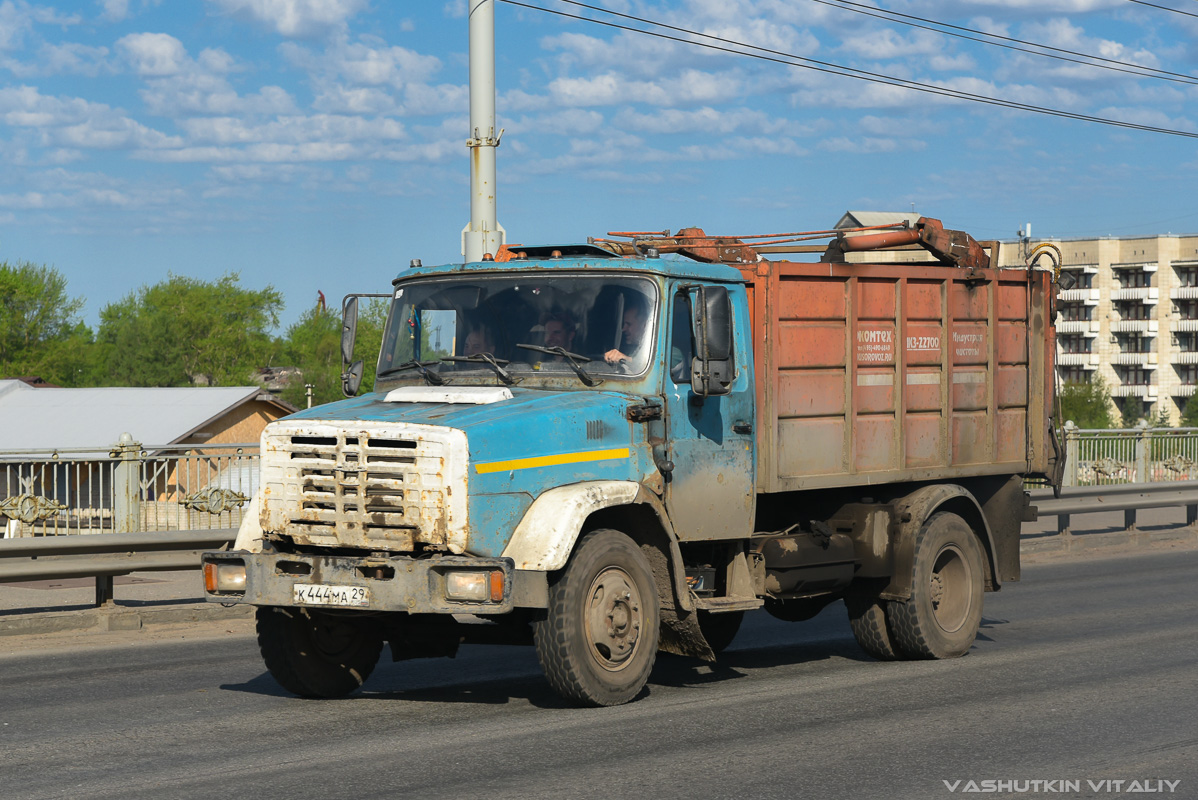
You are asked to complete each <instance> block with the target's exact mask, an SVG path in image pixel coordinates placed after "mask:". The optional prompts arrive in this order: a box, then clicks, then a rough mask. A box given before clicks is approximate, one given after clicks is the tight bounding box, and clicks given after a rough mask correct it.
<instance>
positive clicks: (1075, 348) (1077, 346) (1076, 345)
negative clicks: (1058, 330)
mask: <svg viewBox="0 0 1198 800" xmlns="http://www.w3.org/2000/svg"><path fill="white" fill-rule="evenodd" d="M1057 341H1058V342H1060V343H1061V352H1063V353H1089V352H1090V341H1091V340H1090V337H1088V336H1071V335H1062V336H1058V337H1057Z"/></svg>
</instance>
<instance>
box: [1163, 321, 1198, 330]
mask: <svg viewBox="0 0 1198 800" xmlns="http://www.w3.org/2000/svg"><path fill="white" fill-rule="evenodd" d="M1169 330H1171V331H1176V332H1178V333H1187V332H1191V331H1198V319H1179V320H1175V321H1173V322H1171V323H1169Z"/></svg>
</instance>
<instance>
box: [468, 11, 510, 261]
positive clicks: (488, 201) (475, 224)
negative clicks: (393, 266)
mask: <svg viewBox="0 0 1198 800" xmlns="http://www.w3.org/2000/svg"><path fill="white" fill-rule="evenodd" d="M467 3H468V9H469V25H470V138H469V139H468V140H467V141H466V147H468V148H470V222H469V224H467V225H466V227H465V228H463V229H462V255H463V256H465V258H466V261H481V260H482V258H483V256H484V255H485V254H489V255H492V256H494V255H495V254H496V253H497V252H498V251H499V248H500V246H501V245H502V244H503V242H504V230H503V227H502V226H501V225H500V224H499V220H498V216H497V213H496V210H495V208H496V207H495V148H497V147H499V139H500V137H501V136H502V135H503V131H499V132H498V133H496V130H495V3H496V0H467Z"/></svg>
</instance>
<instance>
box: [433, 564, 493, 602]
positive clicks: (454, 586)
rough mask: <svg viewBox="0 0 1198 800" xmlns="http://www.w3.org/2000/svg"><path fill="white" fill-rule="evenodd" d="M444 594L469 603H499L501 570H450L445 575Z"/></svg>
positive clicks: (449, 597) (452, 598)
mask: <svg viewBox="0 0 1198 800" xmlns="http://www.w3.org/2000/svg"><path fill="white" fill-rule="evenodd" d="M445 596H446V598H448V599H450V600H464V601H466V602H471V603H485V602H487V601H488V600H489V601H491V602H492V603H501V602H503V572H501V571H499V570H495V571H492V572H466V571H462V572H450V573H449V574H448V575H446V576H445Z"/></svg>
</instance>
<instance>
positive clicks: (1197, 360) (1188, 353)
mask: <svg viewBox="0 0 1198 800" xmlns="http://www.w3.org/2000/svg"><path fill="white" fill-rule="evenodd" d="M1169 362H1170V363H1171V364H1198V350H1182V351H1181V352H1178V353H1174V354H1173V355H1171V356H1169Z"/></svg>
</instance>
